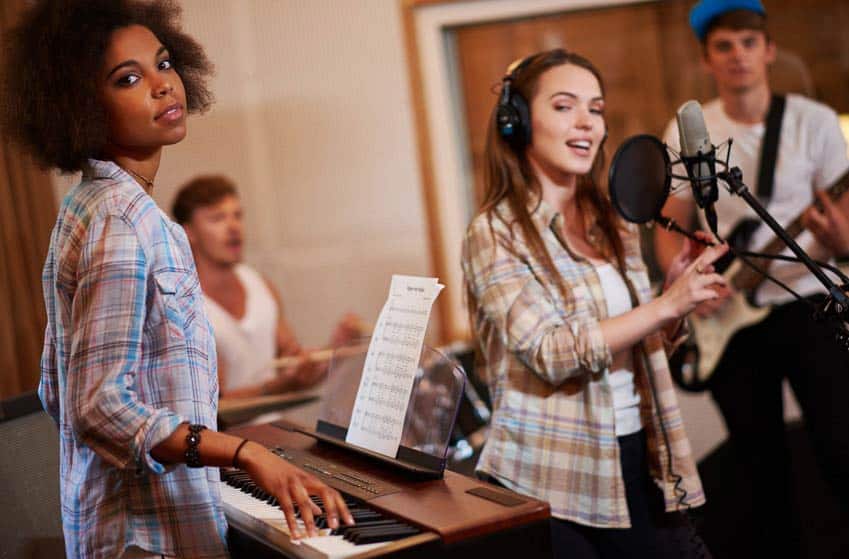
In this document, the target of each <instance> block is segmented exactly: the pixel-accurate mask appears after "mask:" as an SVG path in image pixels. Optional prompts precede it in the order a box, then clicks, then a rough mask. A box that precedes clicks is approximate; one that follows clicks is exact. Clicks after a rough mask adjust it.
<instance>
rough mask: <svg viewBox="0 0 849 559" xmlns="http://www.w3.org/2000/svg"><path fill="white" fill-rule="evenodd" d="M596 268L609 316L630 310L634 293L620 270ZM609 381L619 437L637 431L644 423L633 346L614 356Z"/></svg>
mask: <svg viewBox="0 0 849 559" xmlns="http://www.w3.org/2000/svg"><path fill="white" fill-rule="evenodd" d="M595 269H596V272H597V273H598V278H599V280H600V282H601V289H602V291H603V292H604V300H605V301H606V303H607V316H608V317H609V318H612V317H614V316H619V315H621V314H625V313H626V312H628V311H630V310H631V308H632V307H631V296H630V294H629V293H628V286H627V285H625V280H623V279H622V276H621V275H620V274H619V271H618V270H617V269H616V268H614V267H613V265H612V264H609V263H604V264H597V265H596V267H595ZM609 381H610V387H611V389H612V392H613V409H614V417H615V422H616V436H617V437H621V436H624V435H630V434H631V433H636V432H637V431H639V430H640V429H642V427H643V423H642V421H641V419H640V394H639V392H637V387H636V385H634V371H633V366H632V363H631V351H630V350H629V349H626V350H623V351H621V352H619V353H618V354H616V355H614V356H613V365H612V366H611V367H610V375H609Z"/></svg>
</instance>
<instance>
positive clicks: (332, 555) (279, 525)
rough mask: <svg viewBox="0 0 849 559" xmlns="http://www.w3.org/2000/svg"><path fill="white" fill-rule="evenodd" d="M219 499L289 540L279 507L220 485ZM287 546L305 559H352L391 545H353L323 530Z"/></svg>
mask: <svg viewBox="0 0 849 559" xmlns="http://www.w3.org/2000/svg"><path fill="white" fill-rule="evenodd" d="M221 498H222V500H223V501H224V503H225V504H226V505H229V506H231V507H233V508H235V509H237V510H239V511H241V512H243V513H245V514H247V515H248V516H250V517H251V518H254V519H257V520H259V521H262V522H263V523H265V524H267V525H268V526H270V527H272V528H274V529H275V530H277V531H278V532H281V533H283V534H285V535H286V536H287V537H291V532H290V531H289V525H288V524H287V523H286V517H285V516H284V515H283V511H282V510H280V508H279V507H276V506H271V505H269V504H268V503H266V502H265V501H261V500H259V499H257V498H256V497H253V496H252V495H249V494H247V493H245V492H243V491H240V490H238V489H236V488H235V487H233V486H230V485H227V484H226V483H222V484H221ZM303 529H304V523H303V522H302V521H301V520H300V519H298V530H299V531H303ZM291 543H293V544H295V545H299V546H303V547H306V548H308V549H305V550H304V552H305V553H304V556H305V557H314V556H316V553H317V554H318V557H321V558H326V559H345V558H346V557H351V556H352V555H357V554H360V553H365V552H368V551H371V550H373V549H377V548H379V547H384V546H388V545H391V544H392V543H394V542H391V541H390V542H380V543H370V544H365V545H354V544H353V543H351V542H349V541H347V540H345V538H343V537H342V536H331V535H330V530H328V529H324V530H319V535H318V536H316V537H312V538H301V539H299V540H292V542H291Z"/></svg>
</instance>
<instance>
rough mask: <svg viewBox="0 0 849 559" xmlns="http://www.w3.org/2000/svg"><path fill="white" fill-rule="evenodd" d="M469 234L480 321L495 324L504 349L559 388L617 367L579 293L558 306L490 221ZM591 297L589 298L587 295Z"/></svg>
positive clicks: (468, 271)
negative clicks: (492, 226) (568, 382)
mask: <svg viewBox="0 0 849 559" xmlns="http://www.w3.org/2000/svg"><path fill="white" fill-rule="evenodd" d="M481 221H482V220H478V221H476V222H475V223H474V224H473V225H472V227H470V228H469V231H468V233H467V235H466V239H465V243H464V247H463V270H464V274H465V277H466V281H467V284H468V285H469V287H470V291H471V293H472V294H473V296H474V297H475V299H476V300H477V304H478V309H477V313H478V316H477V317H476V321H478V322H479V321H482V320H486V321H490V322H491V323H492V324H493V325H494V327H495V329H496V330H497V331H498V332H499V334H500V335H501V336H502V341H503V343H504V345H505V347H506V348H507V349H508V350H509V351H511V352H512V353H514V354H515V355H516V357H517V358H518V359H519V360H520V361H521V362H522V363H524V364H525V365H526V366H527V367H528V368H529V369H530V370H531V371H533V372H534V373H535V374H537V375H538V376H539V377H541V378H542V379H543V380H545V381H546V382H548V383H550V384H552V385H558V384H560V383H562V382H563V381H565V380H567V379H569V378H572V377H576V376H578V375H581V374H585V373H587V372H600V371H603V370H604V369H605V368H607V367H609V366H610V364H611V362H612V355H611V352H610V348H609V346H608V345H607V343H606V342H605V340H604V337H603V335H602V333H601V327H600V325H599V323H598V320H597V319H596V318H595V317H594V316H593V315H592V313H588V312H581V311H580V309H579V307H580V306H581V304H582V303H581V302H579V301H577V300H576V296H577V295H578V294H576V293H574V292H570V293H566V299H565V301H563V303H562V304H558V303H557V302H556V301H555V299H554V297H553V296H552V294H551V292H550V291H549V290H548V289H547V288H546V287H545V285H544V284H543V281H545V280H544V278H542V277H540V276H538V275H537V273H535V270H534V268H533V267H532V266H531V264H530V263H529V262H527V261H525V260H524V259H523V258H522V257H520V256H518V255H517V251H513V250H510V249H509V248H508V246H510V241H509V240H508V239H506V238H496V235H497V233H495V232H493V231H492V230H491V229H490V227H489V226H488V224H486V222H483V224H481ZM587 297H589V294H587Z"/></svg>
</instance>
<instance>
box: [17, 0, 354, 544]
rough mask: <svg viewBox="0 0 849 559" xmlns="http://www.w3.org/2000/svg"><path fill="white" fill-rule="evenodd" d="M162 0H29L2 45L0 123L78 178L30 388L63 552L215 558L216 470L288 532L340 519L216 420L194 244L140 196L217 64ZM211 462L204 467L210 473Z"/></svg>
mask: <svg viewBox="0 0 849 559" xmlns="http://www.w3.org/2000/svg"><path fill="white" fill-rule="evenodd" d="M179 12H180V11H179V9H178V8H177V7H176V6H175V5H174V4H172V3H170V2H164V1H159V2H153V3H150V2H140V1H129V0H99V1H95V0H88V1H83V0H77V1H70V0H65V1H58V0H52V1H41V2H36V3H35V5H34V6H32V7H31V8H30V9H29V10H28V11H27V13H26V14H24V16H23V18H22V20H21V22H20V23H19V24H18V26H17V27H16V28H15V29H14V30H13V31H12V32H11V33H10V35H9V37H8V39H7V43H6V45H4V58H5V60H4V61H3V76H2V95H3V97H2V98H3V105H2V117H3V119H2V120H3V124H4V133H5V134H7V135H8V136H9V137H11V138H14V139H15V140H17V141H18V143H20V144H21V145H22V146H23V147H24V148H25V149H27V150H28V151H29V152H31V153H32V155H33V156H35V158H36V159H37V160H38V161H40V162H41V163H42V164H43V165H44V166H45V167H48V168H58V169H60V170H62V171H66V172H74V171H81V172H82V180H81V182H80V183H79V184H78V185H76V186H75V187H74V188H73V189H72V190H71V191H70V192H69V193H68V194H67V196H66V197H65V199H64V200H63V201H62V204H61V207H60V208H59V215H58V218H57V221H56V225H55V227H54V229H53V233H52V236H51V240H50V248H49V252H48V255H47V260H46V262H45V264H44V272H43V288H44V299H45V306H46V309H47V328H46V330H45V337H44V350H43V354H42V360H41V383H40V386H39V395H40V397H41V400H42V403H43V405H44V408H45V409H46V410H47V412H48V413H49V414H50V415H51V416H52V417H53V419H54V420H55V421H56V422H57V424H58V426H59V434H60V464H61V468H60V470H61V502H62V521H63V528H64V533H65V546H66V551H67V555H68V557H70V558H76V557H92V558H118V557H148V556H155V557H160V556H177V557H226V556H227V545H226V529H227V526H226V521H225V519H224V516H223V513H222V506H221V497H220V491H219V483H220V481H219V473H218V470H217V468H216V467H219V466H231V465H235V466H238V467H240V468H242V469H244V470H246V471H247V472H248V473H249V474H250V476H251V477H252V478H253V479H254V481H255V482H256V483H257V484H258V485H259V486H261V487H263V488H264V489H266V490H267V491H268V492H269V493H271V494H273V495H274V496H275V497H276V498H277V500H278V501H279V502H280V505H281V508H282V509H283V511H284V513H285V515H286V519H287V522H288V523H289V527H290V530H291V532H292V533H293V534H294V535H295V537H297V536H298V535H301V534H300V533H299V532H298V530H297V529H296V519H295V516H294V507H295V505H297V506H298V508H299V509H300V512H301V517H302V519H303V521H304V524H305V526H306V528H305V531H306V533H307V534H309V535H314V534H315V527H314V523H313V514H318V512H319V510H318V508H317V507H316V506H315V505H313V504H312V503H311V501H310V499H309V495H310V494H313V495H319V496H321V498H322V500H323V501H324V503H325V509H326V510H325V512H326V514H327V516H328V523H329V524H330V526H331V527H335V526H336V525H337V524H338V522H339V518H340V517H341V518H342V519H343V520H344V521H345V522H348V523H350V522H352V519H351V517H350V514H349V512H348V510H347V508H346V507H345V504H344V502H343V501H342V498H341V496H340V495H339V494H338V493H337V492H336V491H334V490H332V489H330V488H329V487H327V486H326V485H324V484H322V483H321V482H320V481H319V480H318V479H317V478H315V477H313V476H311V475H309V474H307V473H305V472H303V471H301V470H299V469H298V468H296V467H294V466H292V465H290V464H289V463H288V462H286V461H284V460H283V459H281V458H279V457H277V456H276V455H274V454H273V453H271V452H270V451H268V450H267V449H266V448H265V447H264V446H262V445H260V444H257V443H253V442H247V441H244V440H242V439H239V438H237V437H233V436H230V435H225V434H223V433H218V432H216V430H215V426H216V413H217V402H218V383H217V380H216V362H215V354H216V352H215V347H214V345H213V344H214V341H213V337H212V334H211V331H210V326H209V323H208V322H207V319H206V316H205V314H204V309H203V303H202V298H201V292H200V286H199V283H198V278H197V274H196V270H195V265H194V262H193V260H192V253H191V250H190V248H189V245H188V242H187V240H186V237H185V234H184V233H183V230H182V228H181V227H180V226H178V225H176V224H175V223H173V222H172V221H170V220H169V219H168V218H167V217H166V215H165V214H164V213H163V212H162V211H161V210H160V209H159V208H158V207H157V206H156V203H155V202H154V201H153V199H152V198H151V196H150V195H151V191H152V189H153V188H154V184H155V180H156V172H157V170H158V168H159V162H160V157H161V155H162V148H163V147H164V146H168V145H171V144H175V143H177V142H179V141H181V140H182V139H183V138H184V137H185V135H186V116H187V114H189V113H194V112H201V111H203V110H205V109H207V108H208V107H209V105H210V103H211V99H212V96H211V94H210V92H209V90H208V89H207V83H206V82H207V79H208V77H209V75H210V73H211V69H212V66H211V64H210V62H209V61H208V60H207V58H206V56H205V55H204V52H203V49H202V48H201V47H200V45H199V44H198V43H197V42H195V41H194V40H193V39H192V38H191V37H189V36H187V35H186V34H185V33H183V32H182V31H181V30H180V27H179V24H178V18H179V15H180V13H179ZM207 466H210V467H207Z"/></svg>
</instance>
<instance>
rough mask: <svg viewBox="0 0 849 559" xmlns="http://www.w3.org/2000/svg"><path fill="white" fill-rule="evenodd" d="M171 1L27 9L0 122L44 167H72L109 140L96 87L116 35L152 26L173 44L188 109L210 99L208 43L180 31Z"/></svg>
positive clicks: (10, 43)
mask: <svg viewBox="0 0 849 559" xmlns="http://www.w3.org/2000/svg"><path fill="white" fill-rule="evenodd" d="M180 14H181V9H180V7H179V6H178V5H177V4H176V3H175V2H173V1H171V0H156V1H154V2H143V1H140V0H42V1H40V2H37V3H36V5H35V6H34V7H33V8H31V9H30V10H28V11H27V12H26V13H25V14H23V16H22V18H21V21H20V23H18V25H17V26H15V28H14V29H12V30H11V31H10V33H9V35H8V38H7V39H6V44H5V45H4V49H3V50H4V55H3V62H2V64H3V65H2V75H0V99H2V104H0V125H2V126H3V129H4V131H5V133H6V134H7V135H8V136H10V137H11V138H13V139H14V140H16V141H17V142H18V143H20V144H21V145H22V147H24V148H25V149H26V150H27V151H29V152H30V153H32V155H34V156H35V158H36V159H37V160H38V161H39V163H41V164H42V165H43V166H44V167H48V168H50V167H58V168H59V169H60V170H62V171H66V172H73V171H78V170H80V169H81V168H82V166H83V164H84V163H85V160H86V159H88V158H89V157H95V156H97V154H98V153H99V152H100V151H101V149H102V148H103V146H104V145H106V139H107V122H106V112H105V110H104V109H103V107H102V106H101V104H100V102H99V100H98V94H97V86H98V83H97V82H98V80H97V76H98V75H99V73H100V71H101V69H102V66H103V61H104V55H105V52H106V50H107V48H108V46H109V40H110V36H111V34H112V32H114V31H115V30H116V29H121V28H124V27H128V26H131V25H142V26H144V27H147V28H148V29H150V31H151V32H152V33H153V34H154V35H155V36H156V38H157V39H159V41H161V42H162V44H163V45H164V46H165V47H166V48H167V49H168V52H169V54H170V56H171V61H172V63H173V64H174V68H175V70H176V71H177V73H178V74H179V75H180V78H182V80H183V84H184V86H185V89H186V108H187V110H188V112H189V113H196V112H203V111H205V110H206V109H208V108H209V106H210V105H211V104H212V93H211V92H210V90H209V88H208V86H207V81H208V78H209V77H210V76H211V74H212V71H213V66H212V63H211V62H210V61H209V59H207V57H206V55H205V54H204V52H203V48H202V47H201V46H200V45H199V44H198V43H197V41H195V40H194V39H192V38H191V37H189V36H188V35H186V34H185V33H184V32H183V31H182V29H181V28H180V24H179V18H180Z"/></svg>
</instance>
